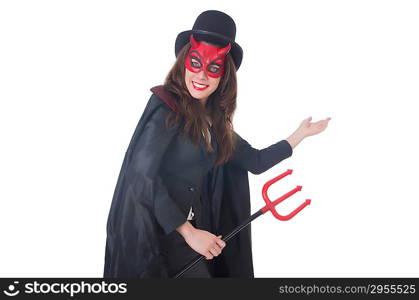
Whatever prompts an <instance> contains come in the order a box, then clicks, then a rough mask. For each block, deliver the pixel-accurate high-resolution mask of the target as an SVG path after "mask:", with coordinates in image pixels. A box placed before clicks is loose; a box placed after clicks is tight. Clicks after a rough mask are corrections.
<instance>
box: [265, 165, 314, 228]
mask: <svg viewBox="0 0 419 300" xmlns="http://www.w3.org/2000/svg"><path fill="white" fill-rule="evenodd" d="M291 174H292V170H291V169H288V170H286V171H285V172H284V173H282V174H280V175H278V176H276V177H275V178H273V179H271V180H269V181H268V182H267V183H265V185H264V186H263V188H262V197H263V200H265V202H266V205H265V207H263V208H261V209H260V210H261V211H262V214H264V213H265V212H267V211H268V210H270V211H271V213H272V214H273V215H274V217H275V218H277V219H278V220H280V221H288V220H289V219H291V218H293V217H294V216H295V215H296V214H298V213H299V212H300V211H301V210H302V209H303V208H304V207H306V206H307V205H310V203H311V200H310V199H306V201H304V203H302V204H301V205H300V206H299V207H297V208H296V209H295V210H294V211H292V212H291V213H289V214H288V215H286V216H282V215H280V214H278V212H277V211H276V209H275V206H276V205H278V204H279V203H281V202H282V201H284V200H285V199H287V198H289V197H290V196H292V195H294V194H295V193H296V192H299V191H301V189H302V188H303V187H302V186H301V185H297V187H296V188H294V189H292V190H291V191H289V192H288V193H286V194H284V195H282V196H281V197H279V198H278V199H276V200H275V201H274V202H272V201H271V200H270V199H269V197H268V189H269V187H270V186H271V185H272V184H274V183H275V182H277V181H279V180H281V179H282V178H284V177H285V176H287V175H291Z"/></svg>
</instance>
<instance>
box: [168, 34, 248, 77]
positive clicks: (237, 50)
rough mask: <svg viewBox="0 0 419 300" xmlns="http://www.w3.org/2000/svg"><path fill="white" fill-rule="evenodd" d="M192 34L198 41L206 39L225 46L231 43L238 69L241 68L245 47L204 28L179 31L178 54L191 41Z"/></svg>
mask: <svg viewBox="0 0 419 300" xmlns="http://www.w3.org/2000/svg"><path fill="white" fill-rule="evenodd" d="M190 34H193V35H194V37H195V38H196V39H197V40H198V41H206V42H209V43H213V44H218V45H220V46H223V47H225V46H226V45H227V44H228V43H231V50H230V52H229V53H230V54H231V56H232V58H233V61H234V64H235V66H236V70H238V69H239V67H240V65H241V62H242V59H243V49H242V48H241V47H240V45H239V44H237V43H236V42H235V41H232V40H230V39H228V38H226V37H224V36H222V35H219V34H216V33H213V32H208V31H203V30H187V31H183V32H181V33H179V34H178V36H177V38H176V42H175V55H176V56H177V55H178V53H179V51H180V50H181V49H182V48H183V46H185V45H186V44H187V43H189V35H190Z"/></svg>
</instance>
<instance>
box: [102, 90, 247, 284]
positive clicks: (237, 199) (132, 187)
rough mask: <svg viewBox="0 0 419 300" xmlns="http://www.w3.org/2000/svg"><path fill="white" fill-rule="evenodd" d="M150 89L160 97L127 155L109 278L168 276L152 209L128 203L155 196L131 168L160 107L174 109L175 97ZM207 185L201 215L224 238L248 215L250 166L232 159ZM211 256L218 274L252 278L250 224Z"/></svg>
mask: <svg viewBox="0 0 419 300" xmlns="http://www.w3.org/2000/svg"><path fill="white" fill-rule="evenodd" d="M151 91H152V92H153V95H152V97H156V96H157V97H158V98H159V99H160V100H161V101H151V98H150V100H149V101H148V103H147V105H146V107H145V109H144V112H143V114H142V116H141V118H140V120H139V122H138V124H137V126H136V129H135V132H134V134H133V136H132V139H131V141H130V144H129V146H128V149H127V151H126V153H125V157H124V160H123V163H122V167H121V171H120V174H119V177H118V181H117V184H116V188H115V192H114V195H113V199H112V204H111V209H110V212H109V216H108V222H107V239H106V252H105V267H104V277H105V278H109V277H141V278H151V277H154V278H156V277H159V278H162V277H168V276H169V275H168V273H167V270H166V268H165V266H164V264H162V262H161V261H160V259H159V252H160V250H159V249H160V248H159V247H160V245H159V242H158V234H159V232H161V230H158V226H159V225H158V223H157V222H156V219H155V217H154V216H153V212H152V210H150V209H149V207H148V206H147V205H143V206H141V209H137V208H131V209H130V208H126V207H124V203H125V202H127V198H128V197H131V199H132V198H134V199H138V201H140V202H141V201H142V199H147V198H152V197H153V196H155V195H152V193H153V187H152V186H149V185H150V182H148V181H147V180H144V179H143V178H139V177H138V176H134V175H132V172H130V162H131V158H132V157H133V155H134V154H133V151H135V149H136V145H137V144H138V143H141V142H142V139H141V136H142V132H143V129H144V126H145V124H146V123H147V121H148V120H149V119H150V117H151V116H152V114H153V113H154V112H155V111H156V109H157V108H158V107H159V106H160V105H168V106H169V107H170V108H171V109H172V110H174V109H175V103H174V98H173V95H171V94H170V93H169V92H167V91H165V90H164V89H163V87H162V86H158V87H154V88H152V89H151ZM144 159H147V158H146V157H144ZM204 187H205V192H204V188H203V194H202V197H203V198H202V199H203V201H202V202H203V203H202V205H203V207H202V211H205V212H207V214H205V215H204V216H203V217H204V218H206V222H205V223H206V224H208V226H209V229H210V230H211V232H212V233H213V234H215V235H219V234H221V235H223V236H225V235H227V234H228V233H229V232H230V231H231V230H232V229H234V228H235V227H236V226H237V225H239V224H240V223H241V222H242V221H243V220H245V219H247V218H248V217H249V216H250V193H249V180H248V171H247V170H244V169H242V168H239V167H237V166H235V165H234V164H231V163H225V164H222V165H219V166H215V167H213V169H212V170H211V171H210V172H209V173H208V175H207V176H206V177H205V180H204ZM185 221H186V220H185ZM133 226H134V227H135V228H133ZM133 249H135V250H133ZM197 254H198V253H197ZM213 260H214V261H213V263H214V274H213V275H214V276H215V277H236V278H238V277H240V278H253V277H254V274H253V261H252V249H251V226H250V224H249V225H248V226H247V227H246V228H244V229H243V230H242V231H241V232H240V233H238V234H237V235H236V236H235V237H234V238H232V239H231V240H229V241H228V242H227V245H226V247H225V248H224V249H223V251H222V253H221V254H220V255H219V256H218V257H214V259H213ZM179 271H180V270H179Z"/></svg>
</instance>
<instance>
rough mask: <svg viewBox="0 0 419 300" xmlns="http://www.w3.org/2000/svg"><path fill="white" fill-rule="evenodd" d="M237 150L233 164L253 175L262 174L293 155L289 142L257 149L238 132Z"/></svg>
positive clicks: (232, 159)
mask: <svg viewBox="0 0 419 300" xmlns="http://www.w3.org/2000/svg"><path fill="white" fill-rule="evenodd" d="M234 134H235V135H236V138H237V140H236V150H235V152H234V154H233V156H232V158H231V160H230V161H231V162H232V163H233V164H235V165H237V166H238V167H240V168H242V169H245V170H247V171H249V172H251V173H253V174H261V173H263V172H265V171H267V170H269V169H270V168H272V167H273V166H275V165H276V164H278V163H279V162H281V161H282V160H284V159H286V158H288V157H290V156H291V155H292V147H291V145H290V144H289V143H288V141H287V140H281V141H279V142H277V143H275V144H273V145H271V146H269V147H267V148H264V149H261V150H259V149H255V148H253V147H252V146H251V145H250V144H249V143H248V142H247V141H246V140H244V139H243V138H242V137H241V136H240V135H238V134H237V133H236V132H235V133H234Z"/></svg>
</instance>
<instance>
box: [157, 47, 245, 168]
mask: <svg viewBox="0 0 419 300" xmlns="http://www.w3.org/2000/svg"><path fill="white" fill-rule="evenodd" d="M190 47H191V46H190V43H188V44H186V45H185V46H184V47H183V48H182V50H181V51H180V52H179V54H178V56H177V59H176V62H175V64H174V65H173V67H172V69H171V70H170V71H169V74H168V75H167V77H166V80H165V82H164V87H165V88H166V89H167V90H168V91H170V92H172V93H173V94H175V95H176V96H177V97H176V100H177V102H176V107H177V111H171V112H170V114H169V116H168V118H167V120H166V125H167V126H169V127H172V126H174V125H175V124H178V123H179V122H182V121H184V127H183V131H182V132H183V134H188V135H189V137H190V138H191V140H192V141H193V143H194V144H196V145H199V144H200V142H201V139H202V138H204V139H205V142H206V150H207V151H208V152H213V151H214V149H213V148H212V147H211V143H210V142H209V132H208V130H207V129H208V126H209V124H208V122H207V116H209V117H210V119H211V121H212V126H213V128H214V132H215V138H216V141H217V143H218V154H217V160H216V162H215V163H216V164H222V163H224V162H226V161H228V160H229V158H230V157H231V155H232V153H233V151H234V146H235V135H234V132H233V123H232V121H233V114H234V111H235V109H236V97H237V77H236V67H235V65H234V61H233V59H232V57H231V55H230V54H227V56H226V61H225V68H224V74H223V75H222V77H221V80H220V83H219V85H218V87H217V89H216V90H215V91H214V92H213V93H212V94H211V95H210V96H209V97H208V100H207V103H206V106H203V105H202V104H201V103H200V102H199V101H197V100H196V99H193V98H192V96H191V95H190V94H189V91H188V89H187V87H186V83H185V57H186V55H187V53H188V51H189V49H190ZM203 135H204V136H203ZM213 138H214V137H213Z"/></svg>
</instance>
